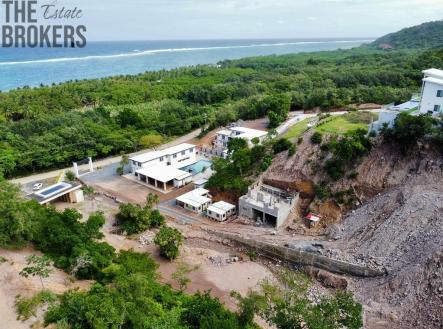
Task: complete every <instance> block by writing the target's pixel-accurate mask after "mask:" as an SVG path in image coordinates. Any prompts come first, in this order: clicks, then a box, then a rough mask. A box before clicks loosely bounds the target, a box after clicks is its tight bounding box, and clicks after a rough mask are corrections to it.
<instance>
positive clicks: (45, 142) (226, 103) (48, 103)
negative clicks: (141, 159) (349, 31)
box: [0, 49, 443, 177]
mask: <svg viewBox="0 0 443 329" xmlns="http://www.w3.org/2000/svg"><path fill="white" fill-rule="evenodd" d="M429 67H443V51H442V50H432V51H423V52H412V53H411V52H381V51H370V50H365V49H354V50H338V51H333V52H318V53H306V54H296V55H285V56H267V57H257V58H247V59H242V60H236V61H224V62H222V63H221V67H214V66H198V67H191V68H180V69H176V70H172V71H160V72H151V73H145V74H140V75H136V76H121V77H114V78H108V79H100V80H85V81H77V82H67V83H63V84H60V85H57V86H51V87H41V88H35V89H29V88H23V89H20V90H14V91H10V92H8V93H0V113H1V116H0V146H1V153H0V172H2V173H3V174H4V176H6V177H12V176H17V175H21V174H27V173H30V172H36V171H42V170H48V169H51V168H58V167H61V166H68V165H70V163H71V162H72V161H73V160H78V159H83V158H84V157H86V156H92V157H95V158H101V157H106V156H109V155H113V154H120V153H121V152H131V151H135V150H137V149H139V148H140V147H141V143H140V140H141V139H142V137H143V136H146V135H163V136H165V137H168V136H177V135H182V134H185V133H187V132H189V131H191V130H193V129H196V128H200V127H202V126H203V125H204V123H205V121H207V122H208V123H209V125H210V126H211V127H215V126H219V125H223V124H226V123H228V122H230V121H233V120H236V119H238V118H242V119H254V118H258V117H263V116H266V115H269V116H270V117H272V118H273V119H274V120H273V124H274V125H277V124H278V123H279V122H280V121H281V120H282V119H283V116H284V115H285V113H286V112H287V110H289V109H290V110H299V109H311V108H313V107H321V108H322V109H323V110H328V109H330V108H333V107H343V106H347V105H348V104H353V103H366V102H376V103H389V102H400V101H404V100H406V99H408V98H409V97H410V95H411V94H412V93H414V92H417V91H418V90H419V86H420V79H421V72H420V71H421V70H422V69H425V68H429ZM286 107H289V108H286ZM271 112H272V113H271Z"/></svg>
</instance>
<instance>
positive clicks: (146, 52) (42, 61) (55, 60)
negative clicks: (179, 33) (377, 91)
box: [0, 40, 373, 66]
mask: <svg viewBox="0 0 443 329" xmlns="http://www.w3.org/2000/svg"><path fill="white" fill-rule="evenodd" d="M370 41H373V40H336V41H300V42H283V43H262V44H252V45H243V46H214V47H196V48H169V49H153V50H144V51H139V52H132V53H123V54H115V55H92V56H84V57H61V58H51V59H37V60H33V61H17V62H0V66H13V65H29V64H46V63H60V62H74V61H88V60H100V59H114V58H121V57H137V56H149V55H155V54H159V53H170V52H186V51H201V50H219V49H241V48H255V47H282V46H296V45H305V44H328V43H329V44H333V43H355V42H358V43H359V42H361V43H363V42H370Z"/></svg>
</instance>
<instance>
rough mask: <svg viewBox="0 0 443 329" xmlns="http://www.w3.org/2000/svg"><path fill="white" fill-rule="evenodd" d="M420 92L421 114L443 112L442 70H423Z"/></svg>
mask: <svg viewBox="0 0 443 329" xmlns="http://www.w3.org/2000/svg"><path fill="white" fill-rule="evenodd" d="M423 74H424V79H423V87H422V93H421V104H420V113H421V114H433V115H438V114H442V113H443V70H438V69H429V70H425V71H423Z"/></svg>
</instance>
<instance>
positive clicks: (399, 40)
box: [369, 20, 443, 49]
mask: <svg viewBox="0 0 443 329" xmlns="http://www.w3.org/2000/svg"><path fill="white" fill-rule="evenodd" d="M382 45H385V46H386V45H390V46H392V47H393V48H395V49H411V48H415V49H424V48H440V47H443V20H441V21H435V22H427V23H423V24H421V25H417V26H413V27H408V28H405V29H402V30H400V31H398V32H395V33H391V34H388V35H385V36H383V37H381V38H379V39H377V40H375V41H374V42H372V43H371V44H370V45H369V47H371V48H379V47H381V46H382Z"/></svg>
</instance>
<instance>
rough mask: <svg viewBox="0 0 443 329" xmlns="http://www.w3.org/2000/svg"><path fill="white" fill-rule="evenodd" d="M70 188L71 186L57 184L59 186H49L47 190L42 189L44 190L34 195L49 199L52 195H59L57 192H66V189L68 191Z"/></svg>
mask: <svg viewBox="0 0 443 329" xmlns="http://www.w3.org/2000/svg"><path fill="white" fill-rule="evenodd" d="M71 187H72V185H71V184H68V183H59V184H56V185H53V186H50V187H48V188H46V189H44V190H42V191H40V192H38V193H36V194H37V195H40V196H42V197H44V198H48V197H50V196H52V195H54V194H57V193H59V192H61V191H63V190H67V189H69V188H71Z"/></svg>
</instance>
